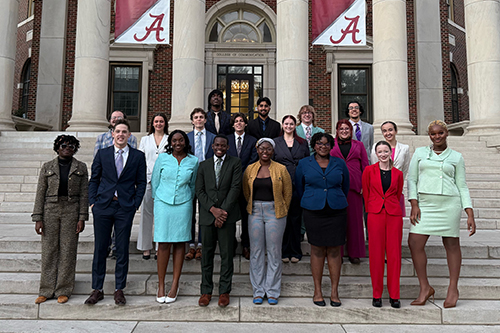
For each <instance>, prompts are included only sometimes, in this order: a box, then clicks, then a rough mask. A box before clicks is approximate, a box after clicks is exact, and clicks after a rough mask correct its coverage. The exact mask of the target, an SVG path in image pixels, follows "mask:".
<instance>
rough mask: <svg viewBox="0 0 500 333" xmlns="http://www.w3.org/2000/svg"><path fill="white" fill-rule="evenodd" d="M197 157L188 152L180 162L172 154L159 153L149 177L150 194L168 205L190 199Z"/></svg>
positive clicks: (193, 186)
mask: <svg viewBox="0 0 500 333" xmlns="http://www.w3.org/2000/svg"><path fill="white" fill-rule="evenodd" d="M197 171H198V158H197V157H196V156H194V155H191V154H188V155H187V156H186V157H185V158H183V159H182V161H181V163H180V164H179V162H178V161H177V159H176V158H175V157H174V156H172V154H168V153H166V154H160V155H159V156H158V159H157V160H156V163H155V167H154V169H153V175H152V177H151V195H152V197H153V199H155V200H161V201H163V202H165V203H167V204H169V205H181V204H183V203H185V202H188V201H192V200H193V198H194V188H195V182H196V173H197Z"/></svg>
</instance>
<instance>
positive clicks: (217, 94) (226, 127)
mask: <svg viewBox="0 0 500 333" xmlns="http://www.w3.org/2000/svg"><path fill="white" fill-rule="evenodd" d="M230 123H231V116H230V114H229V113H227V112H224V102H223V95H222V91H220V90H217V89H215V90H212V91H211V92H210V94H208V112H207V123H206V124H205V128H206V129H207V131H209V132H210V133H213V134H215V135H217V134H224V135H229V134H230V133H231V125H230Z"/></svg>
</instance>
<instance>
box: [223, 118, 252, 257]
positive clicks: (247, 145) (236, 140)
mask: <svg viewBox="0 0 500 333" xmlns="http://www.w3.org/2000/svg"><path fill="white" fill-rule="evenodd" d="M247 125H248V120H247V117H246V116H245V114H244V113H235V114H234V115H233V117H232V118H231V126H232V127H233V128H234V134H231V135H228V137H227V138H228V140H229V149H228V151H227V154H228V155H230V156H235V157H239V158H240V160H241V172H242V173H243V172H245V170H246V168H247V166H249V165H250V164H252V163H254V162H257V160H258V159H259V156H258V155H257V150H256V148H255V144H256V143H257V139H256V138H254V137H253V136H251V135H250V134H247V133H245V129H246V127H247ZM238 203H239V205H240V214H241V246H242V247H243V250H242V255H243V257H245V258H246V259H247V260H250V239H249V237H248V212H247V201H246V200H245V196H244V195H243V191H240V196H239V199H238ZM235 244H237V242H236V241H235Z"/></svg>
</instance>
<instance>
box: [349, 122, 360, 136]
mask: <svg viewBox="0 0 500 333" xmlns="http://www.w3.org/2000/svg"><path fill="white" fill-rule="evenodd" d="M349 122H350V123H351V125H352V130H353V133H352V136H353V137H355V136H356V125H359V130H360V131H361V135H363V127H361V119H360V120H359V121H358V122H354V121H352V120H351V119H349ZM361 138H363V137H361Z"/></svg>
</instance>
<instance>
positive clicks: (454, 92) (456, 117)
mask: <svg viewBox="0 0 500 333" xmlns="http://www.w3.org/2000/svg"><path fill="white" fill-rule="evenodd" d="M450 73H451V114H452V119H453V122H454V123H456V122H459V121H460V107H459V104H458V73H457V68H456V67H455V65H453V64H450Z"/></svg>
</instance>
